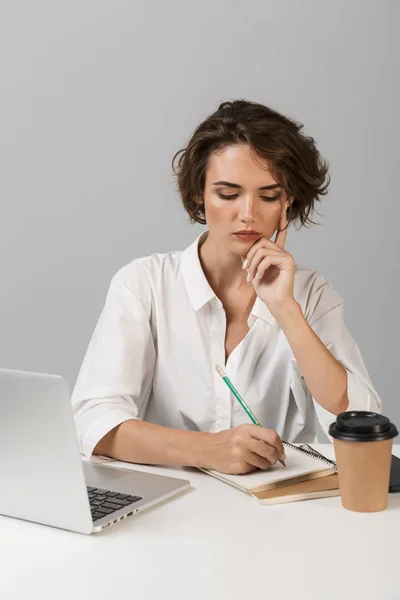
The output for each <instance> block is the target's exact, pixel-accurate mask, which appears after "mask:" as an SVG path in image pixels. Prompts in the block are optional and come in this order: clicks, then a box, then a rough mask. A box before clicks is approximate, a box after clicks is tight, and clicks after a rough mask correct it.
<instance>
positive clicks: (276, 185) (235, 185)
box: [213, 181, 283, 190]
mask: <svg viewBox="0 0 400 600" xmlns="http://www.w3.org/2000/svg"><path fill="white" fill-rule="evenodd" d="M213 185H225V186H226V187H230V188H238V189H242V186H241V185H239V184H238V183H231V182H230V181H214V183H213ZM276 188H283V185H282V184H281V183H273V184H272V185H264V186H263V187H260V188H258V189H259V190H275V189H276Z"/></svg>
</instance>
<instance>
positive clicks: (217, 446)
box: [94, 420, 285, 473]
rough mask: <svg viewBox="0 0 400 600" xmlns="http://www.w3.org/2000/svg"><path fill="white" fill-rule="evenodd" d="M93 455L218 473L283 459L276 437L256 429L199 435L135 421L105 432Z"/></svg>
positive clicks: (243, 427) (243, 470)
mask: <svg viewBox="0 0 400 600" xmlns="http://www.w3.org/2000/svg"><path fill="white" fill-rule="evenodd" d="M260 440H261V441H262V442H265V443H260ZM94 453H95V454H102V455H104V456H111V457H112V458H116V459H118V460H122V461H126V462H133V463H142V464H152V465H153V464H159V465H180V466H190V467H204V468H206V469H216V470H217V471H220V472H222V473H249V472H251V471H253V470H254V469H255V468H259V469H266V468H268V467H269V466H270V465H271V464H275V463H276V461H277V460H278V458H280V459H284V458H285V450H284V447H283V445H282V441H281V439H280V437H279V436H278V434H277V433H276V432H275V431H272V430H271V429H264V428H263V427H258V426H257V425H248V424H244V425H240V426H239V427H234V428H233V429H226V430H224V431H220V432H218V433H206V432H204V433H203V432H198V431H182V430H178V429H170V428H169V427H162V426H160V425H154V424H153V423H146V422H145V421H137V420H132V421H125V422H124V423H122V424H121V425H118V426H117V427H115V428H114V429H113V430H111V431H110V432H108V433H107V434H106V435H105V436H104V437H103V438H102V439H101V440H100V442H98V444H97V445H96V448H95V450H94Z"/></svg>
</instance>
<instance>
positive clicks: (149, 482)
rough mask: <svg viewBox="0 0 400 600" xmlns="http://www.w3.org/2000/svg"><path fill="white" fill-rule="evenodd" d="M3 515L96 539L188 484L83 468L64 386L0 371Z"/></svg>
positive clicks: (49, 378) (104, 467) (56, 380)
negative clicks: (100, 532) (107, 530)
mask: <svg viewBox="0 0 400 600" xmlns="http://www.w3.org/2000/svg"><path fill="white" fill-rule="evenodd" d="M0 457H1V458H0V485H1V492H0V515H5V516H8V517H14V518H17V519H23V520H26V521H32V522H34V523H41V524H43V525H49V526H52V527H58V528H60V529H67V530H69V531H75V532H78V533H85V534H90V533H96V532H98V531H101V530H102V529H105V528H106V527H109V526H110V525H112V524H114V523H117V522H118V521H121V520H122V519H125V518H126V517H130V516H132V515H135V514H136V513H138V512H140V511H142V510H144V509H146V508H149V507H150V506H154V505H156V504H159V503H161V502H163V501H165V500H167V499H169V498H171V497H172V496H175V495H176V494H178V493H180V492H183V491H184V490H186V489H188V488H189V487H190V483H189V481H186V480H184V479H178V478H175V477H167V476H163V475H155V474H152V473H146V472H142V471H138V470H136V471H134V470H130V469H129V470H128V469H123V468H118V467H113V466H112V465H110V464H96V463H94V462H88V461H82V460H81V456H80V452H79V446H78V440H77V434H76V429H75V422H74V418H73V412H72V405H71V400H70V394H69V390H68V384H67V382H66V381H65V380H64V379H63V378H62V377H60V376H58V375H45V374H39V373H30V372H25V371H15V370H10V369H0Z"/></svg>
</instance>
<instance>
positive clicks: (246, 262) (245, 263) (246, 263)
mask: <svg viewBox="0 0 400 600" xmlns="http://www.w3.org/2000/svg"><path fill="white" fill-rule="evenodd" d="M248 264H249V261H248V260H247V258H246V260H245V261H244V263H243V269H247V265H248Z"/></svg>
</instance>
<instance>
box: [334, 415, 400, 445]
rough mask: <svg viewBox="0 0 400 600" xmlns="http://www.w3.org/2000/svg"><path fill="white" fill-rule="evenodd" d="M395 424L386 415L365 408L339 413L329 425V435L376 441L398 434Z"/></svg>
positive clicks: (339, 438)
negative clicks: (334, 421)
mask: <svg viewBox="0 0 400 600" xmlns="http://www.w3.org/2000/svg"><path fill="white" fill-rule="evenodd" d="M398 433H399V432H398V431H397V429H396V426H395V425H394V424H393V423H391V422H390V421H389V419H388V418H387V417H384V416H383V415H380V414H378V413H374V412H368V411H366V410H352V411H349V412H344V413H340V414H339V415H338V416H337V418H336V423H332V424H331V425H330V426H329V435H331V436H332V437H333V438H336V439H337V440H344V441H346V442H378V441H382V440H390V439H392V438H394V437H396V435H398Z"/></svg>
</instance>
